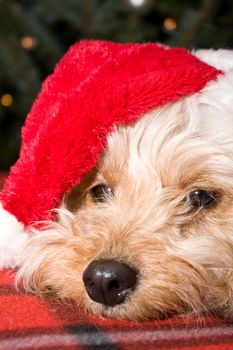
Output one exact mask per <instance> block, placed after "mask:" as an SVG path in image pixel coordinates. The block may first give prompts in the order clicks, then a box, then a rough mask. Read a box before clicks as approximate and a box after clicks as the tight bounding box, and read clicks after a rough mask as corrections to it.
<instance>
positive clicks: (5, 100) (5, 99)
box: [1, 94, 13, 107]
mask: <svg viewBox="0 0 233 350" xmlns="http://www.w3.org/2000/svg"><path fill="white" fill-rule="evenodd" d="M12 103H13V97H12V96H11V95H10V94H4V95H2V97H1V105H2V106H4V107H9V106H11V105H12Z"/></svg>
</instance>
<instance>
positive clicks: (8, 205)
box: [0, 41, 220, 239]
mask: <svg viewBox="0 0 233 350" xmlns="http://www.w3.org/2000/svg"><path fill="white" fill-rule="evenodd" d="M219 73H220V71H218V70H217V69H215V68H214V67H212V66H209V65H207V64H206V63H204V62H202V61H200V60H199V59H198V58H196V57H195V56H194V55H192V54H190V53H189V52H188V51H187V50H185V49H177V48H167V47H164V46H161V45H157V44H154V43H149V44H116V43H112V42H106V41H81V42H80V43H78V44H75V45H74V46H72V47H71V48H70V49H69V51H68V53H67V54H66V55H65V56H64V57H63V58H62V59H61V61H60V63H59V64H58V65H57V67H56V69H55V71H54V73H53V74H52V75H50V76H49V77H48V78H47V79H46V81H45V82H44V84H43V86H42V91H41V92H40V94H39V96H38V97H37V100H36V101H35V103H34V105H33V107H32V110H31V112H30V113H29V114H28V116H27V119H26V123H25V126H24V127H23V130H22V147H21V152H20V157H19V160H18V161H17V162H16V164H15V165H14V166H13V167H12V168H11V171H10V175H9V177H8V179H7V181H6V183H5V186H4V188H3V191H2V193H1V195H0V200H1V203H2V206H3V208H4V209H1V210H0V232H1V231H2V228H1V227H3V226H1V220H4V222H5V223H4V225H5V226H4V227H5V230H8V231H9V230H13V231H14V230H18V229H19V228H20V230H26V229H27V228H28V227H29V226H30V225H31V224H35V223H37V222H39V221H41V220H48V219H49V220H52V219H53V218H54V217H53V216H54V211H52V209H54V208H56V207H58V206H59V204H60V202H61V199H62V197H63V195H64V194H65V193H66V192H67V191H69V190H70V189H71V188H72V187H73V186H75V185H77V184H78V183H79V182H80V181H81V179H82V176H83V175H84V174H86V173H87V172H88V171H90V170H91V169H92V168H93V167H94V166H95V164H96V162H97V159H98V157H99V155H100V153H101V152H102V151H103V149H104V147H105V145H106V138H107V135H108V134H109V133H110V132H111V130H112V128H113V126H114V125H116V124H118V125H119V124H120V125H127V124H130V123H132V122H134V121H136V120H137V119H138V118H140V117H141V116H142V115H143V114H145V113H146V112H148V111H149V110H151V109H154V108H156V107H159V106H162V105H164V104H166V103H169V102H175V101H177V100H178V99H179V98H181V97H184V96H187V95H191V94H193V93H196V92H199V91H200V90H201V89H203V87H204V86H205V85H206V84H207V82H209V81H210V80H213V79H216V77H217V76H218V74H219ZM7 214H9V215H8V216H7ZM6 217H7V218H8V219H6ZM8 221H9V225H8ZM12 221H14V224H13V227H12ZM16 222H17V223H20V224H19V225H18V224H16ZM1 234H2V233H0V235H1ZM0 239H1V238H0Z"/></svg>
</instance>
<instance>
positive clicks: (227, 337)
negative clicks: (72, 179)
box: [0, 174, 233, 350]
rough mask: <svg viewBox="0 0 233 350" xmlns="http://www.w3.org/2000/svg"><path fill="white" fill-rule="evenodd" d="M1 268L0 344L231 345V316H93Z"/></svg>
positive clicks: (102, 349)
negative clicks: (29, 288)
mask: <svg viewBox="0 0 233 350" xmlns="http://www.w3.org/2000/svg"><path fill="white" fill-rule="evenodd" d="M2 183H3V177H1V174H0V187H1V184H2ZM14 275H15V274H14V272H13V271H11V270H5V271H0V350H24V349H30V350H37V349H38V350H48V349H58V350H62V349H65V350H94V349H99V350H145V349H146V350H152V349H153V350H155V349H156V350H157V349H163V350H165V349H172V350H178V349H180V350H232V349H233V324H232V322H231V321H230V320H222V319H216V318H214V317H205V318H204V319H199V318H195V317H190V318H184V317H178V318H172V319H169V320H164V321H150V322H141V323H138V322H127V321H115V320H103V319H97V318H94V317H92V316H89V315H86V314H84V313H83V312H82V311H80V310H77V308H75V307H74V306H72V305H70V304H65V303H62V302H61V301H58V300H54V299H51V298H46V299H41V298H39V297H36V296H34V295H32V294H28V293H25V291H24V290H23V289H22V288H21V287H19V288H18V289H16V288H15V287H14Z"/></svg>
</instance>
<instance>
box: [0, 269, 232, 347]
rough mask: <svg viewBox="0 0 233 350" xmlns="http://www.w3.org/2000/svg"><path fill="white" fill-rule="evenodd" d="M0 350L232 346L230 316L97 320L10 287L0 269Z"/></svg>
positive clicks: (11, 277) (10, 274) (10, 280)
mask: <svg viewBox="0 0 233 350" xmlns="http://www.w3.org/2000/svg"><path fill="white" fill-rule="evenodd" d="M0 315H1V318H0V350H13V349H14V350H18V349H33V350H36V349H38V350H48V349H66V350H74V349H77V350H78V349H80V350H93V349H99V350H108V349H109V350H132V349H133V350H143V349H147V350H152V349H173V350H178V349H181V350H200V349H202V350H219V349H220V350H223V349H224V350H230V349H233V325H232V323H231V321H230V320H223V319H219V318H214V317H210V316H208V317H205V318H203V319H199V318H195V317H190V318H188V317H187V318H184V317H177V318H171V319H169V320H162V321H147V322H129V321H116V320H103V319H97V318H95V317H93V316H90V315H86V314H84V313H83V312H81V311H80V310H77V309H76V308H75V307H74V306H72V305H70V304H68V303H64V302H63V303H62V302H61V301H58V300H54V299H52V298H45V299H41V298H39V297H36V296H34V295H31V294H27V293H25V292H24V291H23V289H22V288H21V287H19V288H18V290H17V289H16V288H15V287H14V272H13V271H10V270H5V271H2V272H0Z"/></svg>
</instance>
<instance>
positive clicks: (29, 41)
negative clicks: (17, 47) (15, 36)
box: [20, 36, 36, 50]
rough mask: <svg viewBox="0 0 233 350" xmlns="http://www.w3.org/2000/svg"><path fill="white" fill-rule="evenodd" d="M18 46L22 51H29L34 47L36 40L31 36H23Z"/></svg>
mask: <svg viewBox="0 0 233 350" xmlns="http://www.w3.org/2000/svg"><path fill="white" fill-rule="evenodd" d="M20 44H21V46H22V47H23V48H24V49H26V50H30V49H33V48H34V47H35V46H36V39H35V38H33V37H31V36H24V37H23V38H22V39H21V41H20Z"/></svg>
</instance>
